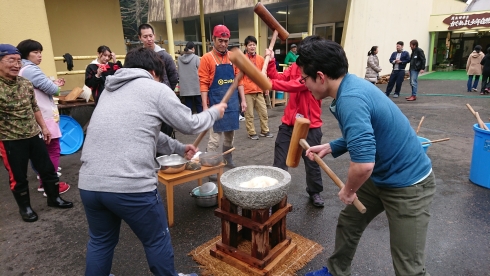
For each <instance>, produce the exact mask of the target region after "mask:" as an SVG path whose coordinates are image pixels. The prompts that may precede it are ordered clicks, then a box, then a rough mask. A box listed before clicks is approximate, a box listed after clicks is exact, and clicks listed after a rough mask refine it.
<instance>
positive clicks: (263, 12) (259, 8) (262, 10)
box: [254, 2, 289, 40]
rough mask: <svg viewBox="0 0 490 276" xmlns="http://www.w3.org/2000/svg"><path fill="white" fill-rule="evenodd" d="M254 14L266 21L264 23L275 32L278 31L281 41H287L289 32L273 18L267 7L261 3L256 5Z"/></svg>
mask: <svg viewBox="0 0 490 276" xmlns="http://www.w3.org/2000/svg"><path fill="white" fill-rule="evenodd" d="M254 12H255V13H256V14H257V15H258V16H259V17H260V19H262V21H264V23H265V24H266V25H267V26H269V28H271V30H273V31H277V36H278V37H279V38H280V39H281V40H286V39H287V38H288V37H289V33H288V31H286V29H284V28H283V27H282V26H281V24H280V23H279V22H278V21H277V20H276V19H275V18H274V16H272V14H271V13H270V12H269V11H268V10H267V8H266V7H264V5H263V4H262V3H261V2H258V3H257V4H256V5H255V8H254Z"/></svg>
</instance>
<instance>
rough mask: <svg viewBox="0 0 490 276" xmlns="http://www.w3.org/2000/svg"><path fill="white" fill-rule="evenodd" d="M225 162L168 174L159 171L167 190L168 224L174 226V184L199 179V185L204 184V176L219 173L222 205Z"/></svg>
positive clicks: (219, 199)
mask: <svg viewBox="0 0 490 276" xmlns="http://www.w3.org/2000/svg"><path fill="white" fill-rule="evenodd" d="M224 166H225V163H221V164H219V165H218V166H214V167H205V166H201V169H200V170H197V171H190V170H184V171H182V172H180V173H175V174H167V173H163V172H161V171H159V172H158V181H159V182H160V183H162V184H163V185H165V188H166V191H167V217H168V226H169V227H172V226H174V186H177V185H180V184H183V183H187V182H190V181H194V180H197V183H198V185H199V186H201V185H202V178H204V177H206V176H210V175H213V174H217V175H218V183H217V185H218V204H220V205H219V206H221V197H222V195H223V190H222V188H221V181H220V178H221V175H222V174H223V167H224Z"/></svg>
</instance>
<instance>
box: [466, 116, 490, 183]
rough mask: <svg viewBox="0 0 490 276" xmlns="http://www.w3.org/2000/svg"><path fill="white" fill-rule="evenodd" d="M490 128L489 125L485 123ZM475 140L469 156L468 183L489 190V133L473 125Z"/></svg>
mask: <svg viewBox="0 0 490 276" xmlns="http://www.w3.org/2000/svg"><path fill="white" fill-rule="evenodd" d="M485 125H487V127H490V123H486V124H485ZM473 130H474V131H475V139H474V141H473V154H472V155H471V166H470V181H471V182H473V183H474V184H476V185H480V186H483V187H485V188H488V189H490V131H489V130H484V129H481V128H480V126H478V124H474V125H473Z"/></svg>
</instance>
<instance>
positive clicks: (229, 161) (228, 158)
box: [223, 146, 236, 169]
mask: <svg viewBox="0 0 490 276" xmlns="http://www.w3.org/2000/svg"><path fill="white" fill-rule="evenodd" d="M231 148H233V147H227V146H223V152H225V151H227V150H229V149H231ZM223 158H224V159H225V160H226V167H228V168H232V169H233V168H236V166H235V163H233V155H232V153H231V152H230V153H228V154H225V155H223Z"/></svg>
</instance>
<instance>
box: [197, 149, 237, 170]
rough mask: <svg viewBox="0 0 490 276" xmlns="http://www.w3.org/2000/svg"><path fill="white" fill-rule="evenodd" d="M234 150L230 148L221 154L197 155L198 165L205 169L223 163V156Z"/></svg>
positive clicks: (206, 153) (207, 153)
mask: <svg viewBox="0 0 490 276" xmlns="http://www.w3.org/2000/svg"><path fill="white" fill-rule="evenodd" d="M234 150H235V148H231V149H229V150H227V151H225V152H223V153H219V152H212V151H211V152H205V153H201V154H200V155H199V163H201V165H202V166H205V167H214V166H217V165H219V164H221V163H222V162H223V155H225V154H228V153H230V152H232V151H234Z"/></svg>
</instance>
